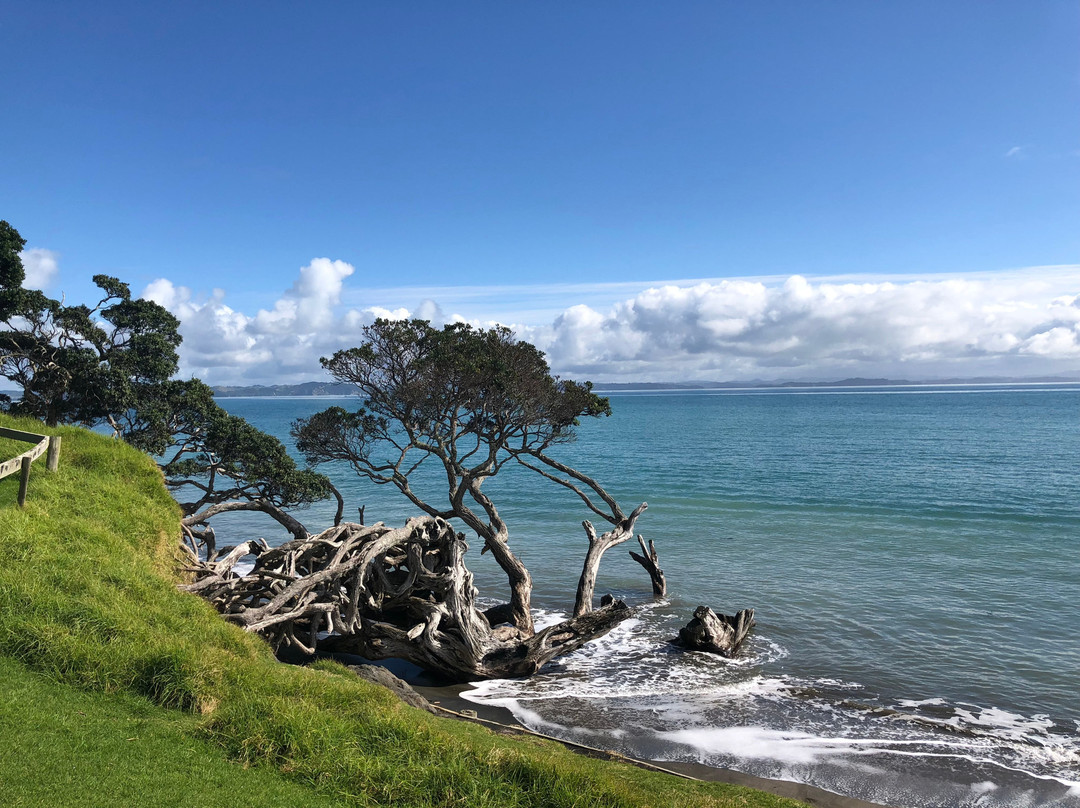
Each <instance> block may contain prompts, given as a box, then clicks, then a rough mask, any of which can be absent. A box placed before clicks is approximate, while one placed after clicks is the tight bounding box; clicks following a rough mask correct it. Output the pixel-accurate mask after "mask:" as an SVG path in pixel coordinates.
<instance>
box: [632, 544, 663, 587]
mask: <svg viewBox="0 0 1080 808" xmlns="http://www.w3.org/2000/svg"><path fill="white" fill-rule="evenodd" d="M637 540H638V544H640V545H641V555H638V554H637V553H635V552H634V551H633V550H631V551H630V557H631V558H632V559H634V561H636V562H637V563H639V564H640V565H641V566H643V567H644V568H645V571H646V572H648V573H649V578H650V579H652V591H653V594H654V595H656V597H658V598H662V597H664V596H665V595H667V581H666V580H664V571H663V570H662V569H660V557H659V556H658V555H657V554H656V543H655V542H653V540H652V539H649V546H648V547H646V546H645V539H643V538H642V537H641V535H640V534H638V537H637Z"/></svg>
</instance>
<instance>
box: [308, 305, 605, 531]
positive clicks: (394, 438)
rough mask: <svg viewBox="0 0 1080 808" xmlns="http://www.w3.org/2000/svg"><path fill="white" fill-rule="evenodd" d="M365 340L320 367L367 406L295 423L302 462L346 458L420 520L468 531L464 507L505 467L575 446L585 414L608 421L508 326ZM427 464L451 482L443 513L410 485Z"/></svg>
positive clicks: (380, 328)
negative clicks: (448, 520)
mask: <svg viewBox="0 0 1080 808" xmlns="http://www.w3.org/2000/svg"><path fill="white" fill-rule="evenodd" d="M364 339H365V341H364V343H363V344H362V345H360V346H359V347H357V348H351V349H348V350H342V351H338V352H337V353H335V354H334V355H333V356H332V357H330V358H323V360H322V363H323V366H324V367H325V368H326V369H327V370H328V371H330V373H331V375H332V376H333V377H334V378H335V379H336V380H337V381H339V382H347V383H350V384H353V385H355V386H356V387H357V388H358V389H359V390H360V392H361V393H362V394H363V396H364V404H363V407H362V408H360V409H359V410H357V411H356V412H353V413H349V412H347V411H345V410H344V409H342V408H341V407H332V408H330V409H328V410H325V411H323V412H321V413H319V414H317V415H314V416H312V417H310V418H307V419H301V420H299V421H297V422H296V424H294V427H293V436H294V438H295V439H296V444H297V448H298V449H299V450H300V451H301V452H302V453H303V454H304V456H305V457H306V458H307V460H308V462H310V463H321V462H325V461H328V460H344V461H347V462H349V463H350V464H351V465H352V466H353V468H354V469H355V470H356V471H357V472H358V473H359V474H361V475H363V476H365V477H367V478H368V479H370V480H372V481H373V482H375V483H378V484H387V483H390V484H393V485H396V486H397V487H398V488H400V489H401V490H402V491H403V492H404V493H406V495H407V496H409V497H410V499H412V500H413V502H414V504H417V505H418V506H420V507H421V508H422V509H423V510H425V511H426V512H428V513H430V514H433V515H440V516H460V517H462V518H465V519H466V522H467V523H469V524H470V526H471V527H474V529H476V525H475V524H474V522H475V520H472V519H470V518H469V517H468V516H467V514H466V513H465V509H464V507H463V505H462V502H463V499H462V498H463V497H464V496H465V495H466V494H468V495H469V496H472V495H473V494H476V493H478V490H479V489H478V488H476V487H475V486H476V485H478V484H479V483H480V482H482V481H483V480H484V479H485V478H487V477H490V476H493V475H494V474H496V473H498V471H499V470H500V469H501V468H502V467H503V465H504V464H505V463H506V462H508V461H510V460H515V459H520V458H522V457H524V456H529V457H530V458H537V457H541V456H542V455H543V453H544V452H545V451H546V450H547V449H548V448H550V447H551V446H553V445H555V444H559V443H565V442H568V441H571V440H573V438H574V427H575V426H577V425H578V424H579V421H580V419H581V418H582V417H598V416H602V415H610V414H611V407H610V404H609V403H608V400H607V399H606V398H602V397H600V396H598V395H596V394H595V393H593V392H592V385H591V384H590V383H588V382H585V383H584V384H579V383H577V382H574V381H568V380H563V379H559V378H558V377H556V376H553V375H552V374H551V371H550V369H549V368H548V365H547V361H546V360H545V359H544V354H543V353H542V352H541V351H539V350H538V349H537V348H536V347H535V346H533V345H530V344H529V343H527V342H521V341H519V340H517V339H515V337H514V335H513V333H512V332H511V331H510V330H509V329H507V328H504V327H495V328H490V329H482V328H481V329H477V328H473V327H472V326H469V325H467V324H463V323H455V324H452V325H448V326H446V327H444V328H442V329H437V328H433V327H432V326H431V325H430V324H429V323H428V322H427V321H425V320H409V321H391V320H381V319H380V320H376V321H375V323H374V324H372V325H370V326H367V327H366V328H365V329H364ZM428 457H434V458H436V460H437V462H439V463H441V464H442V465H443V468H444V469H445V471H446V474H447V478H448V480H450V503H449V505H448V508H447V509H442V510H440V509H439V508H436V507H434V506H433V505H431V504H430V503H427V502H421V501H419V500H418V498H417V497H416V496H415V494H414V492H413V491H412V490H411V488H410V487H409V483H408V478H409V476H410V475H411V474H412V473H413V472H414V471H415V470H416V469H417V468H418V467H419V466H420V464H421V463H422V462H423V461H424V460H425V459H427V458H428ZM416 458H418V459H416ZM485 504H486V505H487V506H488V507H486V508H485V509H486V510H488V512H489V515H490V514H491V513H492V512H491V510H490V505H489V504H488V503H486V502H485Z"/></svg>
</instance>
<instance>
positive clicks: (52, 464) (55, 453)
mask: <svg viewBox="0 0 1080 808" xmlns="http://www.w3.org/2000/svg"><path fill="white" fill-rule="evenodd" d="M59 465H60V436H59V435H53V436H52V437H50V438H49V457H48V459H47V460H46V461H45V468H47V469H48V470H49V471H56V467H57V466H59Z"/></svg>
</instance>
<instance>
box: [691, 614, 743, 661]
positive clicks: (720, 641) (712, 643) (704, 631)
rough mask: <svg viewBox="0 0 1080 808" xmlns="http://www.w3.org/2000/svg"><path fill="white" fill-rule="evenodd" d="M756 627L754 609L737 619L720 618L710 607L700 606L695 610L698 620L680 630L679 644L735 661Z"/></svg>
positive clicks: (737, 615) (724, 616) (729, 616)
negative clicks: (740, 647) (734, 658)
mask: <svg viewBox="0 0 1080 808" xmlns="http://www.w3.org/2000/svg"><path fill="white" fill-rule="evenodd" d="M753 627H754V610H753V609H743V610H742V611H739V612H736V613H735V614H734V615H726V614H719V615H718V614H716V612H714V611H713V610H712V609H710V608H709V607H708V606H698V607H697V609H695V610H694V619H693V620H691V621H690V622H689V623H687V624H686V626H685V627H683V628H681V629H679V637H678V639H676V640H675V643H676V644H677V645H681V646H683V647H684V648H688V649H690V650H692V651H709V652H711V653H714V654H720V655H721V656H725V657H733V656H735V654H737V653H738V651H739V646H740V645H742V642H743V640H745V639H746V635H747V634H749V633H750V629H752V628H753Z"/></svg>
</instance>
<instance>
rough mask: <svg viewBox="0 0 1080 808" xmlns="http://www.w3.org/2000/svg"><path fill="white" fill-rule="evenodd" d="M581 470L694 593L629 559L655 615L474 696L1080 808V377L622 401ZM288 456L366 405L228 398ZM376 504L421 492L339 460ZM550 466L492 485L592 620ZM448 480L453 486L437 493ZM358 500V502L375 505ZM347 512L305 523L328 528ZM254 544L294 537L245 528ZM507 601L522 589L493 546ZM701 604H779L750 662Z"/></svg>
mask: <svg viewBox="0 0 1080 808" xmlns="http://www.w3.org/2000/svg"><path fill="white" fill-rule="evenodd" d="M611 398H612V406H613V409H614V415H613V416H612V417H611V418H608V419H604V420H602V421H597V422H592V423H588V424H585V425H583V426H582V428H581V430H580V434H579V439H578V441H577V442H576V443H575V444H573V445H570V446H566V447H563V448H562V450H561V456H562V457H564V458H566V459H567V460H568V461H569V462H570V463H571V464H572V465H575V466H578V467H579V468H581V469H582V470H585V471H587V472H588V473H591V474H593V475H594V476H595V477H596V478H597V479H598V480H600V481H601V482H602V483H603V484H605V485H606V486H607V487H608V489H609V491H611V492H612V493H613V494H615V495H616V497H617V498H618V499H619V501H620V502H621V503H622V504H623V506H624V508H625V509H626V510H627V511H629V510H630V509H631V508H632V507H634V506H635V505H637V504H638V503H639V502H641V501H642V500H646V501H648V503H649V510H648V511H647V512H646V513H645V515H644V516H643V517H642V518H641V520H640V521H639V522H638V529H639V531H640V532H641V533H642V534H643V535H644V536H645V538H646V539H649V538H651V539H654V540H655V541H656V544H657V548H658V550H659V553H660V560H661V565H662V566H663V568H664V570H665V572H666V574H667V578H668V583H669V589H670V590H671V594H670V596H669V597H668V598H667V599H665V600H663V601H655V600H654V599H653V598H652V596H651V590H650V587H649V582H648V576H647V575H646V574H645V572H644V571H643V570H642V569H641V568H640V567H638V566H637V565H636V564H635V563H634V562H633V561H632V560H631V559H630V558H629V555H628V554H627V552H626V550H627V549H628V548H629V545H625V546H622V547H617V548H614V549H613V550H611V551H609V553H608V555H607V556H606V557H605V559H604V565H603V566H602V568H601V576H600V581H599V585H598V594H599V593H602V592H605V591H610V592H612V593H613V594H615V595H616V596H618V597H621V598H623V599H625V600H626V601H627V602H629V603H631V604H632V605H635V606H638V607H639V611H638V613H637V615H636V617H635V618H634V619H633V620H631V621H629V622H628V623H626V624H624V625H623V626H622V627H620V628H619V629H617V630H616V631H615V632H613V633H612V634H611V635H609V636H608V637H606V638H604V639H602V640H601V641H598V642H597V643H594V644H592V645H591V646H589V647H587V648H585V649H582V650H581V651H579V652H577V653H576V654H573V655H571V656H569V657H567V658H565V659H563V660H557V661H556V662H555V663H552V664H551V665H549V666H548V667H547V668H545V669H544V671H543V672H542V673H541V674H540V675H538V676H536V677H534V678H533V679H531V680H528V681H498V682H491V683H484V684H482V685H480V686H478V687H477V689H476V690H475V691H473V692H472V693H471V694H469V696H470V697H471V698H474V699H476V700H484V701H491V702H496V703H499V704H502V705H504V706H507V707H509V708H510V709H512V710H513V711H514V713H515V714H516V716H517V717H518V718H519V720H521V721H522V722H523V723H525V724H527V725H529V726H531V727H533V728H536V729H540V730H543V731H544V732H547V733H550V734H555V735H560V736H564V737H567V738H571V739H575V740H578V741H581V742H585V743H589V744H591V745H597V746H602V747H604V748H608V749H618V750H620V751H622V752H625V753H627V754H631V755H635V756H641V757H648V758H653V759H666V760H696V761H701V762H704V763H708V764H712V765H717V766H724V767H729V768H735V769H740V770H743V771H747V772H750V773H753V774H757V775H761V776H766V777H778V778H783V779H789V780H798V781H803V782H808V783H812V784H815V785H818V786H821V787H823V788H826V789H829V790H832V791H836V792H839V793H843V794H847V795H850V796H856V797H860V798H863V799H868V800H873V801H878V802H884V803H887V804H890V805H896V806H1029V805H1030V806H1044V805H1054V806H1080V553H1078V550H1080V466H1078V461H1080V386H1075V385H1032V386H970V387H964V386H961V387H956V386H947V387H919V388H843V389H820V388H819V389H812V390H784V391H776V392H774V391H767V392H766V391H758V390H753V391H723V392H715V391H708V392H700V393H685V392H679V393H648V394H618V395H613V396H612V397H611ZM220 403H221V404H222V405H223V406H225V407H226V408H227V409H228V410H230V411H231V412H233V413H236V414H238V415H242V416H244V417H245V418H247V419H248V420H249V421H251V422H252V423H254V424H255V425H257V426H259V427H261V428H263V429H265V430H267V431H269V432H272V433H274V434H276V435H278V436H279V437H281V438H282V439H283V440H285V441H286V442H287V443H288V442H289V441H288V428H289V425H290V423H291V422H292V421H293V420H294V419H295V418H297V417H300V416H304V415H309V414H311V413H314V412H317V411H319V410H321V409H323V408H325V407H327V406H330V405H332V404H342V405H344V406H349V404H350V402H349V401H348V400H340V399H337V400H331V399H326V398H320V399H313V398H293V399H221V400H220ZM323 470H324V471H326V472H327V473H329V474H330V475H331V476H332V477H333V478H334V480H335V482H336V483H337V484H338V485H339V487H340V488H342V490H343V493H344V494H345V495H346V500H347V503H349V504H348V505H347V507H348V509H349V512H351V513H352V514H355V507H356V506H359V505H366V506H367V521H368V522H369V523H370V522H373V521H377V520H382V521H386V522H388V523H391V524H399V523H401V522H403V521H404V519H405V518H407V517H408V516H411V515H413V512H412V511H411V510H410V508H409V507H408V506H407V503H404V502H403V501H402V500H401V498H400V496H399V495H398V496H396V495H395V494H394V492H393V491H390V490H387V489H379V488H374V487H372V486H370V485H368V484H364V483H362V482H361V481H360V480H359V479H358V478H357V477H356V476H355V475H354V474H352V473H351V472H350V471H349V470H348V469H347V468H345V467H344V466H341V467H325V468H324V469H323ZM541 483H543V481H542V480H536V479H533V478H532V477H531V476H528V475H527V473H517V474H508V475H505V476H502V475H500V477H498V478H496V479H494V480H492V481H491V482H490V483H489V484H488V486H489V487H490V493H492V495H493V498H494V499H495V500H496V502H498V503H500V504H501V505H502V512H503V514H504V516H505V517H506V519H507V521H508V522H509V524H510V526H511V536H512V544H513V546H514V548H515V550H516V551H517V552H518V554H519V555H520V556H521V557H522V558H523V559H524V560H525V562H526V563H527V564H528V566H529V568H530V569H531V571H532V573H533V577H534V579H535V582H536V593H535V601H534V605H535V606H536V607H537V609H538V618H539V621H540V622H541V624H543V623H545V622H551V621H554V620H557V619H560V618H561V617H563V616H564V615H565V614H566V611H567V610H568V609H569V608H570V607H571V605H572V599H573V593H574V588H575V586H576V581H577V576H578V574H579V572H580V565H581V561H582V558H583V556H584V549H585V546H586V538H585V533H584V531H583V530H582V528H581V520H582V519H583V518H586V516H587V514H586V513H585V512H584V509H583V508H582V507H581V506H580V503H579V502H578V501H576V500H575V499H574V498H573V497H571V496H569V495H568V493H567V492H565V491H563V490H562V489H556V488H553V487H552V486H550V485H544V484H541ZM432 490H433V491H434V490H437V489H436V488H433V489H432ZM348 516H349V513H347V518H348ZM331 517H332V513H331V510H330V508H329V507H323V506H321V505H320V506H316V507H313V508H312V509H311V510H310V511H308V512H307V513H306V514H301V515H300V518H301V519H302V520H303V521H305V522H306V523H307V524H308V526H309V528H320V527H322V526H324V525H325V524H327V523H328V521H329V520H330V519H331ZM229 526H230V527H231V528H232V529H233V531H235V532H233V533H231V534H227V533H226V523H225V522H224V521H222V522H221V523H220V527H219V535H220V536H222V538H223V539H225V538H226V536H227V537H228V538H227V540H229V541H231V540H232V539H233V538H234V537H237V536H243V537H246V536H250V535H263V531H266V535H267V538H268V539H269V540H271V541H272V542H275V543H276V541H280V540H283V538H284V536H281V535H279V534H275V533H274V532H273V530H274V528H273V526H272V525H270V524H267V523H265V522H261V521H257V519H255V520H253V519H252V518H251V517H237V518H235V519H234V520H233V521H232V522H231V523H229ZM474 547H476V548H477V549H475V550H473V551H472V552H470V554H469V557H468V558H469V561H470V564H471V566H472V568H473V570H474V572H475V573H476V577H477V583H478V585H479V587H480V590H481V594H482V595H487V596H488V597H489V598H491V599H492V600H495V599H498V598H501V597H503V596H504V594H505V579H504V578H503V577H502V575H501V573H500V572H499V570H498V569H497V567H495V565H494V563H493V562H492V561H491V560H490V557H489V556H487V555H485V556H482V557H481V556H480V554H479V552H477V550H478V543H474ZM699 604H708V605H710V606H712V607H713V608H714V609H715V610H717V611H725V612H728V613H733V612H734V611H735V610H737V609H741V608H745V607H753V608H755V609H756V610H757V629H756V630H755V633H754V634H753V635H752V638H751V640H750V642H749V647H748V649H747V651H746V653H745V654H744V656H743V658H742V659H740V660H737V661H734V662H732V661H726V660H723V659H719V658H715V657H712V656H709V655H705V654H695V653H681V652H679V651H677V650H676V649H674V648H673V647H671V646H670V645H669V644H668V640H669V639H670V638H671V637H673V636H675V635H676V634H677V632H678V628H679V627H680V626H681V625H684V624H685V623H686V622H688V621H689V620H690V618H691V616H692V612H693V610H694V608H695V607H696V606H698V605H699Z"/></svg>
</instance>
